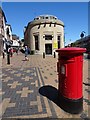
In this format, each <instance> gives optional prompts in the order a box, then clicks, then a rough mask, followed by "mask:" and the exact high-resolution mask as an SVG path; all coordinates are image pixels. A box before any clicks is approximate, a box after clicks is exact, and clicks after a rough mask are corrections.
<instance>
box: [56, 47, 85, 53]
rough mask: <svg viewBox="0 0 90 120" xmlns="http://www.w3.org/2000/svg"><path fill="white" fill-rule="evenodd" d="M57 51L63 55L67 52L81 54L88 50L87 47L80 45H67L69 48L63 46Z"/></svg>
mask: <svg viewBox="0 0 90 120" xmlns="http://www.w3.org/2000/svg"><path fill="white" fill-rule="evenodd" d="M56 52H59V53H61V54H63V55H67V54H79V53H84V52H86V48H79V47H67V48H61V49H57V50H56Z"/></svg>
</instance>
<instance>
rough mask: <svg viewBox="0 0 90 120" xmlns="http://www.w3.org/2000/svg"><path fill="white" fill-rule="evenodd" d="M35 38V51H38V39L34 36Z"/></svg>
mask: <svg viewBox="0 0 90 120" xmlns="http://www.w3.org/2000/svg"><path fill="white" fill-rule="evenodd" d="M34 38H35V50H39V40H38V39H39V38H38V35H35V36H34Z"/></svg>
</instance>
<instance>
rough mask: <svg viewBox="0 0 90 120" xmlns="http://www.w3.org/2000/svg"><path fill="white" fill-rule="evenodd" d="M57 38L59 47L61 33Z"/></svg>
mask: <svg viewBox="0 0 90 120" xmlns="http://www.w3.org/2000/svg"><path fill="white" fill-rule="evenodd" d="M57 40H58V49H59V48H60V35H58V36H57Z"/></svg>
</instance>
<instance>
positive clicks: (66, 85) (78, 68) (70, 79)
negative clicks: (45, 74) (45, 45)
mask: <svg viewBox="0 0 90 120" xmlns="http://www.w3.org/2000/svg"><path fill="white" fill-rule="evenodd" d="M85 51H86V49H85V48H76V47H69V48H61V49H58V50H56V52H58V65H59V66H57V67H58V79H59V86H58V89H59V92H60V93H61V94H62V95H63V96H64V97H66V98H68V99H79V98H81V97H82V96H83V95H82V82H83V81H82V80H83V78H82V76H83V52H85Z"/></svg>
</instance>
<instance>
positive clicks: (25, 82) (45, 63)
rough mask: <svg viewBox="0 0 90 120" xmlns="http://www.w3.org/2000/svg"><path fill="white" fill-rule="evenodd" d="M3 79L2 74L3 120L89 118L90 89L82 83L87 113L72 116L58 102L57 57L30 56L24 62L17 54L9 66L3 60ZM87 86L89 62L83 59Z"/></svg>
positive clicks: (85, 111) (22, 55)
mask: <svg viewBox="0 0 90 120" xmlns="http://www.w3.org/2000/svg"><path fill="white" fill-rule="evenodd" d="M1 68H2V70H1V72H0V77H1V75H2V79H1V80H2V81H1V82H2V89H1V87H0V95H1V96H2V100H1V101H0V106H1V107H2V112H1V114H2V117H3V120H4V118H84V117H86V116H87V115H88V106H89V108H90V100H89V99H88V94H90V89H89V87H88V85H87V84H83V88H84V89H83V96H84V102H83V103H84V110H83V112H82V113H80V114H76V115H73V114H69V113H67V112H65V111H63V110H62V109H61V108H60V107H59V106H58V103H57V95H58V91H57V89H58V80H57V58H53V56H46V58H45V59H43V58H42V56H40V55H31V56H29V61H25V60H24V54H21V53H19V55H16V54H14V56H13V57H11V61H10V65H7V59H6V58H5V59H3V60H2V65H1ZM89 70H90V68H89ZM83 71H84V76H83V78H84V83H88V81H89V82H90V77H88V61H87V60H84V67H83Z"/></svg>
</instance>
